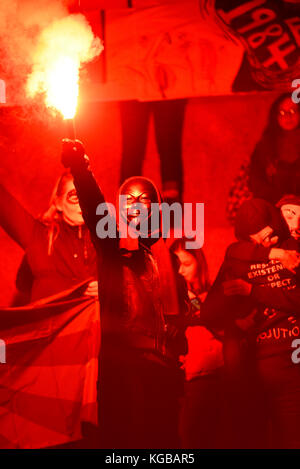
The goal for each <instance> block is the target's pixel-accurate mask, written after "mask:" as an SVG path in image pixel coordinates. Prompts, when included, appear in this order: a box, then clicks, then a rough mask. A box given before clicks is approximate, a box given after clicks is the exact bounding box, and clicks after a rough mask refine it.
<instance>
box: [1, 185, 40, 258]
mask: <svg viewBox="0 0 300 469" xmlns="http://www.w3.org/2000/svg"><path fill="white" fill-rule="evenodd" d="M35 223H36V220H35V219H34V218H33V216H32V215H31V214H30V213H29V212H28V211H27V210H26V209H25V208H24V207H23V206H22V205H21V204H20V203H19V202H18V201H17V199H15V197H14V196H13V195H12V194H11V193H10V192H8V191H7V190H6V189H5V187H4V186H3V185H2V184H0V225H1V226H2V228H3V229H4V230H5V231H6V232H7V234H8V235H9V236H10V237H11V238H12V239H13V240H14V241H15V242H16V243H18V244H19V245H20V246H21V247H22V248H23V249H26V248H27V246H28V244H29V242H30V239H31V237H32V232H33V229H34V225H35Z"/></svg>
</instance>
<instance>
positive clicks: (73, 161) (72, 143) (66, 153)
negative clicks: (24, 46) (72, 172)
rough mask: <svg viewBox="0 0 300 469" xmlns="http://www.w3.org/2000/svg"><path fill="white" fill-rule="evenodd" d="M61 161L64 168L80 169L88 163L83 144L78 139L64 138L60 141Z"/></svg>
mask: <svg viewBox="0 0 300 469" xmlns="http://www.w3.org/2000/svg"><path fill="white" fill-rule="evenodd" d="M61 162H62V164H63V166H64V167H65V168H71V169H82V168H84V169H85V168H86V167H87V166H88V165H89V159H88V157H87V156H86V155H85V151H84V148H83V144H82V143H81V142H80V141H79V140H70V139H68V138H64V139H63V141H62V153H61Z"/></svg>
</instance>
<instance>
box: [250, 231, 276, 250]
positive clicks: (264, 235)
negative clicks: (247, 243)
mask: <svg viewBox="0 0 300 469" xmlns="http://www.w3.org/2000/svg"><path fill="white" fill-rule="evenodd" d="M250 238H251V239H252V240H253V241H254V242H255V243H256V244H261V245H262V246H264V247H265V248H269V247H270V246H274V245H275V244H276V243H278V236H274V230H273V228H271V227H270V226H266V227H265V228H263V229H262V230H260V231H259V232H258V233H255V234H253V235H250Z"/></svg>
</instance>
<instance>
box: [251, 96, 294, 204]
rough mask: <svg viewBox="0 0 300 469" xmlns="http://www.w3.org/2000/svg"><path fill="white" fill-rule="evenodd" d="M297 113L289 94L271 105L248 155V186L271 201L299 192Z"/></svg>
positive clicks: (259, 195)
mask: <svg viewBox="0 0 300 469" xmlns="http://www.w3.org/2000/svg"><path fill="white" fill-rule="evenodd" d="M299 143H300V114H299V105H297V104H295V103H294V102H293V101H292V99H291V93H286V94H283V95H281V96H279V97H278V98H277V99H276V100H275V101H274V103H273V104H272V106H271V109H270V113H269V120H268V124H267V126H266V128H265V130H264V133H263V135H262V137H261V139H260V141H259V142H258V143H257V145H256V148H255V150H254V152H253V154H252V156H251V161H250V168H249V188H250V190H251V191H252V192H253V195H254V197H256V198H261V199H265V200H267V201H269V202H271V203H276V202H278V200H279V199H281V197H283V196H284V195H285V194H291V193H292V194H295V195H297V196H299V195H300V145H299Z"/></svg>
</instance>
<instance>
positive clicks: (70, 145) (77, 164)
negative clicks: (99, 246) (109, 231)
mask: <svg viewBox="0 0 300 469" xmlns="http://www.w3.org/2000/svg"><path fill="white" fill-rule="evenodd" d="M62 164H63V165H64V166H65V168H70V170H71V173H72V175H73V178H74V185H75V188H76V191H77V194H78V198H79V204H80V207H81V209H82V216H83V218H84V221H85V223H86V225H87V227H88V229H89V230H90V233H91V236H92V238H93V239H94V240H97V239H98V237H97V234H96V226H97V223H98V222H99V220H100V219H101V217H104V216H105V217H107V216H108V214H109V213H110V212H109V210H108V208H107V206H106V202H105V198H104V195H103V193H102V191H101V190H100V187H99V186H98V184H97V182H96V179H95V177H94V175H93V173H92V171H91V170H90V167H89V159H88V157H87V156H86V155H85V152H84V148H83V146H82V143H81V142H79V141H78V140H76V141H72V140H68V139H65V140H63V151H62ZM100 204H104V205H103V207H105V206H106V208H107V211H106V212H105V213H102V214H101V215H100V214H97V208H98V206H99V205H100ZM110 219H111V223H113V224H115V223H116V222H115V219H114V217H113V215H111V216H110ZM108 239H109V238H106V240H108Z"/></svg>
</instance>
